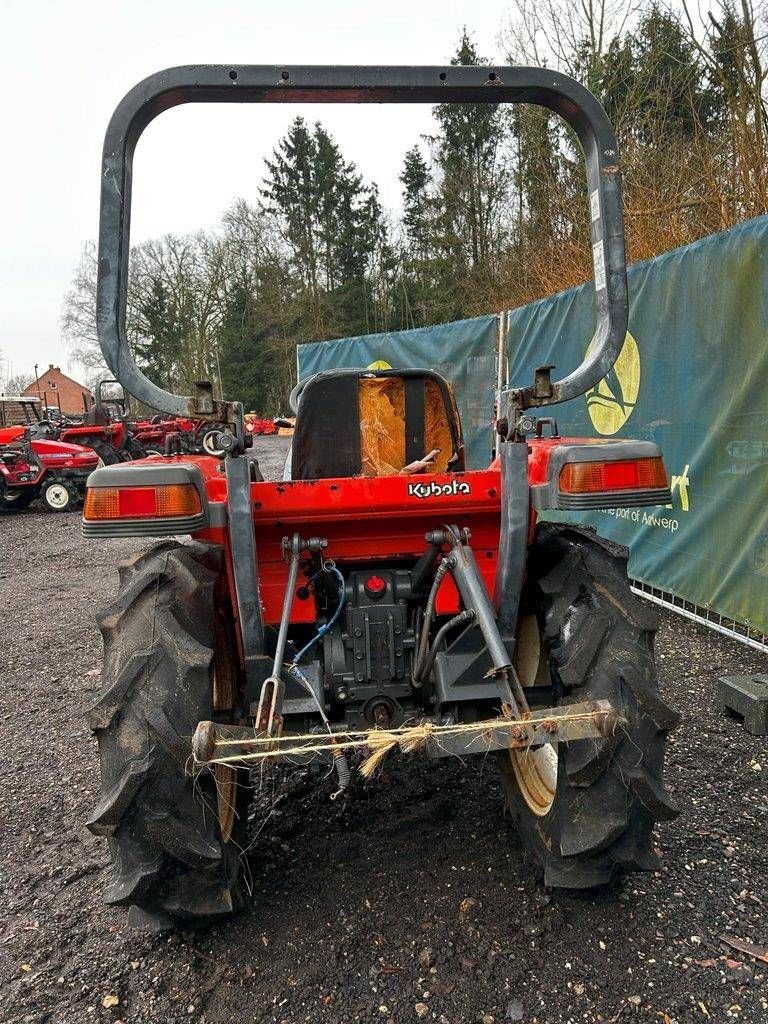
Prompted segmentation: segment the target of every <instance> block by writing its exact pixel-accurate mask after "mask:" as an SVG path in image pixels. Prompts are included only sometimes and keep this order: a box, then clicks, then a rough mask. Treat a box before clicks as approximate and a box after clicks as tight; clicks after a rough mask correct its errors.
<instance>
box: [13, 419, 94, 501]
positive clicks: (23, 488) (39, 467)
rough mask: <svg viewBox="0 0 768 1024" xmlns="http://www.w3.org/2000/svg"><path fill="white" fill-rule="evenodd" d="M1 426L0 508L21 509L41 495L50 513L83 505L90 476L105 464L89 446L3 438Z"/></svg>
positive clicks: (40, 497)
mask: <svg viewBox="0 0 768 1024" xmlns="http://www.w3.org/2000/svg"><path fill="white" fill-rule="evenodd" d="M4 433H5V430H3V429H0V508H2V509H7V510H14V511H20V510H21V509H24V508H28V507H29V505H30V504H31V503H32V502H33V501H34V500H35V499H36V498H39V499H40V500H41V502H42V504H43V506H44V507H45V508H47V509H48V510H49V511H50V512H71V511H73V510H74V509H75V508H77V506H78V505H79V504H82V501H83V496H84V494H85V482H86V480H87V479H88V475H89V474H90V473H91V472H92V471H93V470H94V469H96V468H97V467H98V466H100V465H103V463H102V461H101V459H100V458H99V457H98V455H97V454H96V453H95V452H94V451H92V450H91V449H90V448H82V447H80V446H79V445H74V444H66V443H65V442H63V441H46V440H42V439H37V440H29V439H26V438H24V437H22V438H15V439H13V440H10V441H5V442H4V440H3V436H2V435H3V434H4Z"/></svg>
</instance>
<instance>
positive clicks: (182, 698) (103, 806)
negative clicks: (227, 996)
mask: <svg viewBox="0 0 768 1024" xmlns="http://www.w3.org/2000/svg"><path fill="white" fill-rule="evenodd" d="M221 559H222V554H221V548H220V547H218V546H216V545H212V544H202V543H198V542H192V543H189V544H179V543H178V542H176V541H166V542H164V543H161V544H158V545H156V546H155V547H153V548H151V549H150V550H148V551H146V552H143V553H142V554H140V555H137V556H134V557H133V558H131V559H129V560H128V561H126V562H123V563H122V565H121V566H120V589H119V593H118V596H117V599H116V601H115V602H114V604H112V605H111V606H110V607H108V608H107V609H106V610H105V611H104V612H103V613H102V614H101V616H100V618H99V626H100V629H101V632H102V636H103V639H104V669H103V675H102V684H103V685H102V690H101V693H100V696H99V698H98V700H97V701H96V703H95V704H94V705H93V706H92V707H91V708H90V710H89V711H88V713H87V720H88V723H89V725H90V726H91V728H92V729H93V731H94V733H95V734H96V736H97V738H98V744H99V755H100V760H101V797H100V800H99V803H98V805H97V807H96V809H95V811H94V812H93V814H92V815H91V817H90V819H89V821H88V827H89V828H90V830H91V831H92V832H93V833H94V834H95V835H100V836H105V837H106V838H107V841H108V844H109V848H110V853H111V856H112V877H111V880H110V881H109V882H108V884H107V888H106V894H105V898H106V901H107V902H108V903H117V904H127V905H129V907H130V908H131V909H130V910H129V914H128V921H129V924H134V925H136V926H137V927H141V928H143V929H144V930H161V929H163V928H167V927H171V926H172V924H173V923H174V922H175V921H187V922H190V923H192V922H195V923H200V922H207V921H211V920H216V919H219V918H221V917H222V916H223V915H226V914H230V913H232V912H233V911H234V910H236V909H238V908H239V906H240V905H241V896H240V874H241V855H242V852H243V846H244V840H245V827H246V823H247V805H246V799H247V786H246V785H244V784H243V783H247V772H246V773H245V779H243V769H240V770H239V771H236V770H234V769H232V768H230V767H229V766H220V767H221V768H222V769H223V771H224V773H225V775H224V778H223V780H222V778H221V776H219V779H220V781H223V782H224V783H225V790H224V791H225V792H226V793H227V796H228V800H229V801H230V802H228V803H227V804H226V808H225V809H224V813H223V816H222V804H221V802H220V798H221V791H220V790H217V781H216V779H214V776H213V775H212V774H211V773H210V772H208V771H204V772H202V773H201V774H200V775H198V776H197V777H196V778H193V777H192V776H191V775H190V773H189V769H190V763H191V739H192V735H193V733H194V731H195V727H196V726H197V724H198V722H200V721H204V720H205V721H209V720H214V719H217V720H222V716H221V715H220V714H219V713H217V712H216V711H215V710H214V696H213V694H214V668H215V667H216V668H217V670H218V667H219V665H220V660H219V659H220V646H219V641H218V639H217V636H218V633H217V629H216V627H215V620H216V615H217V612H216V608H215V600H214V592H215V586H216V582H217V580H218V579H219V576H220V572H221ZM231 704H232V705H234V697H233V698H232V700H231ZM233 713H234V712H233V710H230V711H229V712H226V713H225V714H224V718H227V717H228V718H229V719H230V720H231V717H232V714H233ZM226 773H229V774H228V775H227V774H226ZM226 787H228V788H226Z"/></svg>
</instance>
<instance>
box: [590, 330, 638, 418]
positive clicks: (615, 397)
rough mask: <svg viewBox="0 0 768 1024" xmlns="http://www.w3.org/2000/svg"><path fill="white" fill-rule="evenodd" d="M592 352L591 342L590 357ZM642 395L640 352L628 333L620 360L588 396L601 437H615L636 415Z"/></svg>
mask: <svg viewBox="0 0 768 1024" xmlns="http://www.w3.org/2000/svg"><path fill="white" fill-rule="evenodd" d="M591 348H592V342H590V345H589V348H588V349H587V354H589V351H590V349H591ZM639 391H640V351H639V349H638V347H637V342H636V341H635V339H634V338H633V337H632V335H631V334H630V333H629V331H627V336H626V338H625V339H624V344H623V345H622V347H621V352H619V357H618V359H617V360H616V362H615V363H614V365H613V366H612V367H611V369H610V370H609V371H608V373H607V374H606V376H605V377H603V379H602V380H601V381H600V383H599V384H598V385H597V387H594V388H592V389H591V391H588V392H587V395H586V398H587V409H588V410H589V416H590V419H591V420H592V422H593V424H594V425H595V430H597V432H598V433H599V434H615V433H616V431H617V430H621V428H622V427H623V426H624V424H625V423H626V422H627V420H628V419H629V417H630V415H631V414H632V410H633V409H634V408H635V402H636V401H637V395H638V392H639Z"/></svg>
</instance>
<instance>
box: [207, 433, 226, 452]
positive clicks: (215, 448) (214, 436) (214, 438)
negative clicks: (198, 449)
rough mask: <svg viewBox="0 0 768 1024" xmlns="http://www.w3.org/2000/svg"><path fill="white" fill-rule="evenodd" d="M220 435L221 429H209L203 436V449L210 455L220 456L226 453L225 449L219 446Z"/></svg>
mask: <svg viewBox="0 0 768 1024" xmlns="http://www.w3.org/2000/svg"><path fill="white" fill-rule="evenodd" d="M220 437H221V431H220V430H209V431H208V433H207V434H205V435H204V436H203V449H204V450H205V451H206V452H207V453H208V454H209V455H217V456H220V455H223V454H224V451H223V450H222V449H221V448H220V447H219V438H220Z"/></svg>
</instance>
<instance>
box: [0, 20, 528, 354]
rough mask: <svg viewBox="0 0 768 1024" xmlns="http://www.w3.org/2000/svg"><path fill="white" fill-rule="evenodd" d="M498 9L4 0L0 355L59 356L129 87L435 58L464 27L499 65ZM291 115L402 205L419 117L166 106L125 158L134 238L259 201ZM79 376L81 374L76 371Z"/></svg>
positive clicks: (425, 111)
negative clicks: (65, 309)
mask: <svg viewBox="0 0 768 1024" xmlns="http://www.w3.org/2000/svg"><path fill="white" fill-rule="evenodd" d="M509 8H510V4H509V3H508V2H504V0H485V2H484V3H482V4H480V3H474V4H470V3H468V2H466V0H463V2H458V0H417V2H414V0H386V2H385V3H377V4H372V3H370V2H367V3H366V2H365V0H356V2H352V0H284V2H282V3H276V2H275V0H271V2H269V3H267V2H266V0H250V2H245V0H219V2H215V0H209V2H203V0H130V2H129V0H58V2H55V0H37V2H34V3H32V2H30V0H2V2H0V68H2V71H3V77H4V82H5V88H4V90H3V93H2V99H0V105H1V110H0V113H1V114H2V121H1V122H0V123H2V126H3V128H2V130H3V144H2V154H1V155H0V239H2V247H1V248H0V359H2V360H3V361H4V364H5V365H4V366H3V369H5V370H7V369H8V366H9V364H10V368H11V369H12V371H13V372H14V373H22V372H30V373H31V372H32V369H33V366H34V364H35V363H38V364H39V365H40V366H41V367H43V366H47V365H48V363H51V362H52V363H57V364H60V365H61V366H62V368H64V369H66V367H67V365H68V363H69V356H68V352H67V349H66V346H65V345H64V344H63V342H62V341H61V338H60V332H59V315H60V312H61V302H62V297H63V295H64V292H65V291H66V289H67V287H68V285H69V282H70V279H71V277H72V272H73V269H74V267H75V265H76V263H77V260H78V256H79V253H80V249H81V246H82V243H83V242H84V241H85V240H86V239H92V238H95V237H96V235H97V227H98V200H99V171H100V161H101V146H102V141H103V137H104V130H105V128H106V125H107V121H108V119H109V117H110V115H111V113H112V111H113V109H114V107H115V106H116V104H117V102H118V101H119V100H120V98H121V97H122V96H123V95H124V93H125V92H127V90H128V89H129V88H130V87H131V86H133V85H134V84H135V83H136V82H138V81H139V80H140V79H142V78H144V77H145V76H146V75H148V74H150V73H152V72H153V71H157V70H160V69H161V68H163V67H168V66H171V65H174V64H194V63H211V64H217V63H222V64H229V63H232V64H238V63H240V64H249V63H250V64H280V63H284V64H286V66H289V65H291V64H300V63H303V64H325V63H328V64H334V63H336V64H443V63H446V62H447V61H448V60H449V59H450V57H451V56H452V54H453V52H454V51H455V49H456V45H457V42H458V38H459V34H460V32H461V28H462V26H463V25H464V24H465V23H466V25H467V28H468V29H469V31H470V32H471V33H472V34H473V37H474V39H475V42H476V43H477V46H478V48H479V51H480V52H481V53H482V54H483V55H485V56H489V57H492V58H493V59H495V60H498V61H500V60H501V56H502V55H501V54H500V52H499V45H498V32H499V29H500V27H501V25H502V22H503V21H504V20H505V18H506V16H507V13H508V11H509ZM297 113H304V114H305V116H307V117H308V118H309V119H312V120H315V119H318V118H319V119H320V120H322V121H323V122H324V123H325V125H326V126H327V127H328V128H330V130H331V132H332V133H333V134H334V135H335V137H336V138H337V140H338V141H339V143H340V144H341V148H342V151H343V152H344V154H345V156H346V157H348V158H351V159H352V160H354V161H355V162H356V163H357V165H358V167H359V168H360V170H361V171H362V172H363V174H364V175H365V176H366V178H372V179H374V180H375V181H376V182H377V183H378V184H379V186H380V189H381V196H382V200H383V202H384V204H385V205H386V206H387V207H389V208H395V207H397V206H398V203H399V194H400V186H399V183H398V181H397V175H398V173H399V170H400V166H401V163H402V158H403V155H404V153H405V151H406V149H408V148H409V147H410V146H411V145H412V144H413V143H414V141H416V140H417V139H418V136H419V135H420V134H421V133H424V132H428V131H429V130H430V126H431V116H430V112H429V107H422V106H420V105H419V106H417V105H402V106H387V107H379V106H376V107H371V106H368V105H363V106H357V107H355V106H346V105H345V106H340V107H335V106H330V105H328V106H326V105H322V106H321V105H312V106H311V107H304V108H303V109H302V107H300V106H298V105H290V106H288V105H285V106H283V105H280V106H276V105H275V106H272V105H263V106H257V105H253V106H251V105H246V104H244V105H242V106H240V105H233V106H222V105H217V106H209V105H206V106H203V105H199V106H198V105H188V106H182V107H177V108H176V109H174V110H171V111H168V112H167V113H165V114H162V115H161V116H160V117H159V118H157V119H156V120H155V121H154V122H153V123H152V124H151V125H150V126H149V128H148V129H147V130H146V132H145V133H144V135H143V136H142V139H141V141H140V142H139V145H138V148H137V151H136V158H135V162H134V192H133V223H132V241H134V242H137V241H141V240H143V239H146V238H151V237H156V236H158V235H161V234H163V233H165V232H167V231H173V232H184V231H190V230H194V229H196V228H199V227H213V226H215V225H216V224H217V222H218V220H219V218H220V216H221V214H222V213H223V211H224V210H225V209H226V208H227V206H228V205H229V204H230V202H231V200H232V199H233V198H234V197H235V196H244V197H245V198H246V199H250V200H255V199H256V197H257V193H258V184H259V179H260V177H261V174H262V168H263V157H264V156H265V155H268V154H269V153H270V152H271V150H272V148H273V146H274V144H275V142H276V141H277V140H278V139H279V138H280V137H281V136H282V135H283V134H284V132H285V129H286V127H287V125H288V123H289V121H290V120H291V119H292V118H293V117H295V116H296V114H297ZM75 369H76V368H75Z"/></svg>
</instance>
